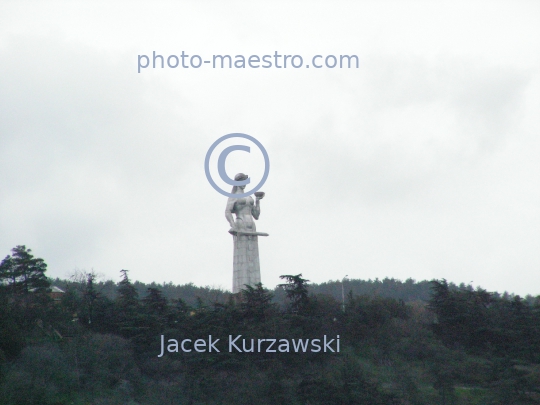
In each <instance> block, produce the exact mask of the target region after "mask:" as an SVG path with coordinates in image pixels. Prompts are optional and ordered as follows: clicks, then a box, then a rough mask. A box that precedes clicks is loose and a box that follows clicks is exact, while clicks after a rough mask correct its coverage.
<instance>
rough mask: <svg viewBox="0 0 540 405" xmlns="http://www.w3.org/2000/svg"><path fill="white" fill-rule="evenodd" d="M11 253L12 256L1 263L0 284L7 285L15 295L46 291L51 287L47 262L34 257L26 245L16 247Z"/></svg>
mask: <svg viewBox="0 0 540 405" xmlns="http://www.w3.org/2000/svg"><path fill="white" fill-rule="evenodd" d="M11 252H12V256H9V255H8V256H6V258H5V259H4V260H2V262H1V263H0V283H2V284H5V285H7V287H8V289H9V290H10V292H11V293H13V294H28V293H29V292H30V291H32V292H42V291H45V290H46V289H47V288H48V287H49V286H50V282H49V280H48V279H47V276H46V275H45V272H46V271H47V264H46V263H45V261H44V260H43V259H40V258H36V257H34V256H33V255H32V250H31V249H27V248H26V246H25V245H18V246H15V247H14V248H13V249H11Z"/></svg>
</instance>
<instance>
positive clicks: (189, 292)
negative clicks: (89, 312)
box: [52, 271, 535, 305]
mask: <svg viewBox="0 0 540 405" xmlns="http://www.w3.org/2000/svg"><path fill="white" fill-rule="evenodd" d="M84 274H86V273H85V272H83V271H76V272H74V274H73V276H72V278H71V279H70V280H65V279H60V278H56V279H54V280H52V283H53V284H54V285H55V286H58V287H60V288H62V289H64V290H69V289H70V288H72V287H73V286H75V285H78V284H80V282H81V280H84V279H85V275H84ZM94 276H95V274H94ZM133 286H134V287H135V289H136V290H137V293H138V294H139V297H141V298H142V297H145V296H146V295H147V294H148V289H149V288H153V289H158V290H160V291H161V293H162V294H163V296H164V297H165V298H167V299H169V300H175V299H182V300H183V301H185V302H186V303H188V304H190V305H194V304H195V303H196V302H197V299H199V298H201V299H202V300H204V301H211V302H222V303H224V302H226V301H227V299H228V296H229V294H230V293H229V292H227V291H225V290H221V289H217V288H212V287H208V286H207V287H199V286H196V285H194V284H193V283H189V284H173V283H172V282H169V283H155V282H152V283H148V284H147V283H143V282H140V281H134V282H133ZM342 287H343V291H344V293H345V294H349V293H352V294H353V295H370V296H378V297H384V298H394V299H396V300H403V301H405V302H406V303H410V302H414V301H421V302H427V301H428V300H429V299H430V296H431V289H432V282H431V281H427V280H422V281H416V280H414V279H412V278H409V279H407V280H405V281H401V280H397V279H394V278H384V279H382V280H379V279H375V280H358V279H344V280H343V281H342V280H335V281H327V282H324V283H320V284H317V283H311V284H310V287H309V288H310V293H311V294H314V295H320V294H325V295H329V296H332V297H333V298H335V299H336V300H341V299H342ZM448 287H449V288H450V289H451V290H458V289H459V290H462V291H465V290H468V291H474V288H473V287H472V286H471V285H465V284H463V283H462V284H460V285H456V284H454V283H448ZM95 288H96V289H97V290H98V291H99V292H100V293H101V294H103V295H104V296H106V297H107V298H109V299H112V300H114V299H115V298H116V296H117V294H118V282H115V281H113V280H106V281H103V280H96V281H95ZM272 292H273V294H274V297H273V302H275V303H277V304H279V305H284V303H285V301H286V295H285V292H284V290H283V289H282V288H280V287H276V288H274V289H273V290H272ZM493 296H495V297H502V298H505V299H507V300H511V299H513V298H514V295H513V294H509V293H506V292H505V293H503V294H502V295H500V294H498V293H493ZM524 299H525V300H526V301H527V302H528V303H529V304H533V303H534V300H535V297H533V296H532V295H527V296H526V297H525V298H524Z"/></svg>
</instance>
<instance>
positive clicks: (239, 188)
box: [231, 173, 249, 194]
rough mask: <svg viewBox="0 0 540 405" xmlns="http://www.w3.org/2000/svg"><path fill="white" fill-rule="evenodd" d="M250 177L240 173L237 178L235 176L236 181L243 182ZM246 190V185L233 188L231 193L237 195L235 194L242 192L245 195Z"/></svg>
mask: <svg viewBox="0 0 540 405" xmlns="http://www.w3.org/2000/svg"><path fill="white" fill-rule="evenodd" d="M248 177H249V176H248V175H247V174H244V173H238V174H237V175H236V176H234V181H242V180H245V179H247V178H248ZM245 188H246V186H245V185H243V186H233V188H232V191H231V193H232V194H235V193H237V192H238V190H240V192H241V193H243V192H244V189H245Z"/></svg>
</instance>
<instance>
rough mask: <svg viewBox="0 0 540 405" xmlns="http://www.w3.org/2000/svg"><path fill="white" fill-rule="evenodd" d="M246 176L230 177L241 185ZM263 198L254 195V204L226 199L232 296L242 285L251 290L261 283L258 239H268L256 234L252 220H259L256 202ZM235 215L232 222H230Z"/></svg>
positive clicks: (235, 190) (237, 190)
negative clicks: (230, 247) (230, 246)
mask: <svg viewBox="0 0 540 405" xmlns="http://www.w3.org/2000/svg"><path fill="white" fill-rule="evenodd" d="M247 178H248V176H247V175H246V174H244V173H238V174H237V175H236V176H234V180H235V181H242V180H245V179H247ZM245 187H246V186H245V185H243V186H234V187H233V189H232V191H231V193H232V194H242V193H244V189H245ZM263 197H264V193H263V192H257V193H255V202H254V201H253V198H252V197H251V196H247V197H241V198H233V197H229V199H228V201H227V208H225V218H227V221H229V224H230V225H231V229H230V230H229V233H231V234H232V235H233V239H234V260H233V291H232V292H233V294H236V293H239V292H240V291H241V290H242V289H244V288H245V285H249V286H252V287H254V286H255V285H256V284H258V283H260V282H261V268H260V264H259V241H258V237H259V236H268V234H266V233H262V232H257V229H256V228H255V222H254V221H253V219H259V215H260V214H261V207H260V200H261V199H262V198H263ZM233 214H236V219H234V218H233Z"/></svg>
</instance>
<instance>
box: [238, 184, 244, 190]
mask: <svg viewBox="0 0 540 405" xmlns="http://www.w3.org/2000/svg"><path fill="white" fill-rule="evenodd" d="M238 188H239V189H240V190H242V191H244V189H245V188H246V185H245V184H244V185H243V186H238Z"/></svg>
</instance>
